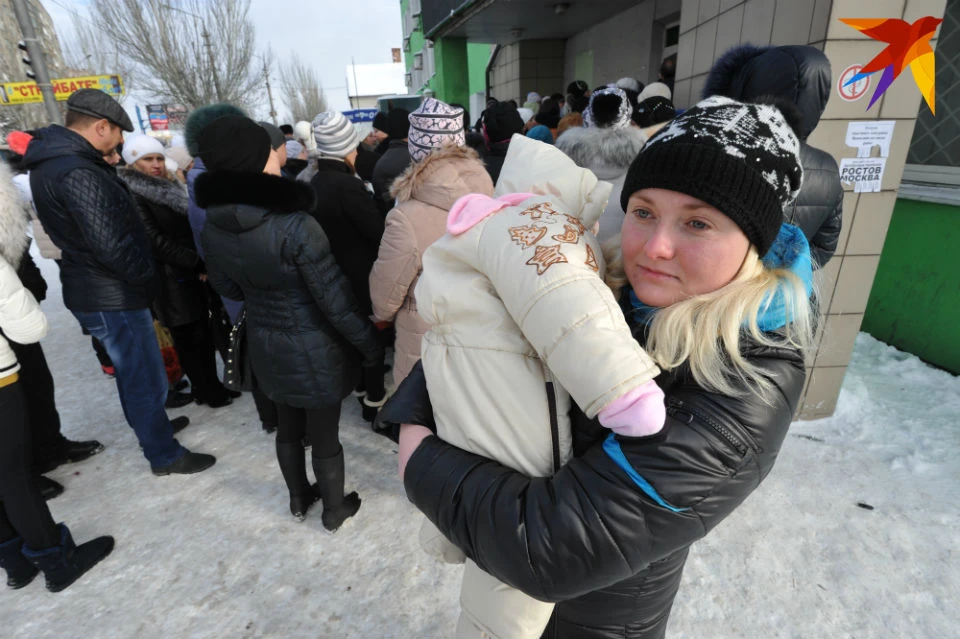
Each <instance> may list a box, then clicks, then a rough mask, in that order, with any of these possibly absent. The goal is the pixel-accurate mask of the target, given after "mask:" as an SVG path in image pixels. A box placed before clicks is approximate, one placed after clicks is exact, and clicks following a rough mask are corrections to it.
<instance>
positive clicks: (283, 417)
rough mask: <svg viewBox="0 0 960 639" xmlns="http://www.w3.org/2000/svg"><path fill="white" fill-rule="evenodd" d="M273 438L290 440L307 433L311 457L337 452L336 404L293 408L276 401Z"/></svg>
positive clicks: (327, 455)
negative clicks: (275, 433) (310, 446)
mask: <svg viewBox="0 0 960 639" xmlns="http://www.w3.org/2000/svg"><path fill="white" fill-rule="evenodd" d="M276 406H277V417H278V418H279V421H278V422H277V442H279V443H293V442H299V441H300V440H302V439H303V436H304V434H307V435H309V436H310V443H311V445H312V446H313V449H312V450H311V452H310V454H311V455H312V456H313V457H320V458H325V457H333V456H335V455H336V454H338V453H339V452H340V404H337V405H335V406H324V407H323V408H296V407H294V406H287V405H286V404H281V403H279V402H278V403H277V404H276Z"/></svg>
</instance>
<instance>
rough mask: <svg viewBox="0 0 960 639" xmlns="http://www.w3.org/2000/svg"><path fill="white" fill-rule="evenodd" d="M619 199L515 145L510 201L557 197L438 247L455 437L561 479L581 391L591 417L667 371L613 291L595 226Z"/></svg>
mask: <svg viewBox="0 0 960 639" xmlns="http://www.w3.org/2000/svg"><path fill="white" fill-rule="evenodd" d="M610 190H611V185H610V184H609V183H606V182H600V181H598V180H597V178H596V176H595V175H594V174H593V173H591V172H590V171H589V170H587V169H583V168H580V167H578V166H576V165H575V164H574V162H573V161H572V160H571V159H570V158H568V157H566V156H565V155H563V154H562V153H561V152H560V151H558V150H557V149H556V148H555V147H553V146H550V145H545V144H542V143H539V142H536V141H533V140H530V139H529V138H524V137H522V136H514V138H513V140H512V141H511V143H510V150H509V151H508V153H507V158H506V161H505V162H504V165H503V170H502V172H501V173H500V179H499V181H498V182H497V190H496V192H497V194H498V195H505V194H509V193H543V194H545V195H540V196H534V197H531V198H529V199H526V200H525V201H522V202H521V203H518V204H517V205H515V206H510V207H507V208H504V209H502V210H500V211H498V212H496V213H494V214H492V215H490V216H489V217H486V218H485V219H484V220H483V221H482V222H480V223H479V224H476V225H475V226H473V227H472V228H470V229H469V230H468V231H466V232H463V233H462V234H460V235H451V234H447V235H444V236H443V237H442V238H441V239H439V240H437V241H436V242H435V243H434V244H433V245H432V246H431V247H430V249H429V250H428V251H427V253H426V255H425V256H424V271H423V274H422V276H421V278H420V281H419V283H418V285H417V289H416V295H417V300H418V301H419V311H420V314H421V316H423V318H424V319H425V320H426V321H427V322H428V323H429V324H431V329H430V331H429V332H428V333H427V334H426V335H425V336H424V340H423V345H422V359H423V365H424V371H425V373H426V379H427V388H428V390H429V392H430V398H431V400H432V402H433V408H434V415H435V417H436V421H437V427H438V431H439V435H440V437H441V438H442V439H444V440H445V441H448V442H450V443H452V444H454V445H456V446H459V447H461V448H464V449H466V450H469V451H472V452H476V453H479V454H481V455H484V456H486V457H489V458H491V459H496V460H498V461H500V462H501V463H503V464H506V465H507V466H510V467H512V468H514V469H516V470H519V471H522V472H523V473H525V474H527V475H532V476H544V475H550V474H552V473H554V472H556V471H557V470H558V468H559V466H560V465H561V464H563V463H564V462H565V461H566V460H568V459H569V457H570V454H571V441H572V439H571V433H570V424H569V419H568V418H567V411H568V409H569V405H570V395H572V396H573V399H574V400H575V401H576V402H577V403H578V405H579V406H580V407H581V408H582V409H583V410H584V412H586V414H587V415H588V416H591V417H592V416H593V415H596V414H597V413H598V412H599V411H600V410H601V409H603V408H605V407H606V406H608V405H609V404H611V403H612V402H613V401H614V400H615V399H617V398H619V397H620V396H622V395H623V394H624V393H626V392H627V391H628V390H630V389H632V388H635V387H637V386H639V385H640V384H643V383H646V382H650V381H651V380H652V379H653V378H654V377H655V376H656V375H657V373H658V372H659V371H658V369H657V368H656V366H655V365H654V363H653V361H652V359H651V358H650V357H649V356H648V355H647V354H646V353H645V352H644V351H643V350H642V349H641V348H640V346H639V345H637V343H636V341H635V340H634V339H633V337H632V335H631V333H630V329H629V328H628V327H627V324H626V320H625V319H624V317H623V313H622V311H621V310H620V308H619V306H618V304H617V301H616V300H615V299H614V297H613V293H612V292H611V291H610V289H608V288H607V287H606V286H605V285H604V283H603V280H602V279H601V277H600V273H602V272H603V258H602V255H601V253H600V250H599V246H598V243H597V239H596V237H594V236H593V234H592V233H591V232H590V231H588V230H587V229H589V228H591V227H592V226H593V225H594V224H595V223H596V222H597V220H598V219H599V217H600V215H601V213H602V212H603V210H604V207H605V206H606V204H607V198H608V196H609V194H610ZM568 391H569V393H568Z"/></svg>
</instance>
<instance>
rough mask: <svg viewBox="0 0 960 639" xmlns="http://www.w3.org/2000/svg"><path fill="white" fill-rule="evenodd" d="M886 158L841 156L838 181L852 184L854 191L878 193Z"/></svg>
mask: <svg viewBox="0 0 960 639" xmlns="http://www.w3.org/2000/svg"><path fill="white" fill-rule="evenodd" d="M886 165H887V158H842V159H841V160H840V182H841V183H844V184H852V185H853V191H854V192H855V193H879V192H880V184H881V182H882V181H883V170H884V168H886Z"/></svg>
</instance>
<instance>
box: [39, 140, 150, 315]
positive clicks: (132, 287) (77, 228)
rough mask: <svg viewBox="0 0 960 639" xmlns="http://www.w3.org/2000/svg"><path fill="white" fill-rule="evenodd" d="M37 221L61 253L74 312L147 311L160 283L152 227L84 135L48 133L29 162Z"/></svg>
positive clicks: (63, 279) (65, 291) (68, 298)
mask: <svg viewBox="0 0 960 639" xmlns="http://www.w3.org/2000/svg"><path fill="white" fill-rule="evenodd" d="M24 163H25V165H26V166H27V167H28V168H29V169H30V188H31V190H32V191H33V201H34V204H35V206H36V207H37V216H38V217H39V218H40V221H41V222H42V223H43V227H44V229H46V231H47V233H48V234H49V235H50V238H51V239H52V240H53V242H54V243H55V244H56V245H57V246H58V247H59V248H60V250H62V251H63V259H62V261H61V263H60V281H61V282H62V283H63V301H64V304H66V306H67V308H69V309H70V310H73V311H81V312H94V311H123V310H136V309H144V308H147V307H149V306H150V301H151V300H152V299H153V296H154V294H155V293H156V287H157V283H158V281H157V279H156V273H155V269H154V260H153V255H152V253H151V250H150V241H149V239H148V238H147V232H146V229H144V226H143V222H142V221H141V220H140V215H139V214H138V213H137V205H136V203H135V202H134V200H133V197H132V196H131V195H130V192H129V191H128V190H127V187H126V185H125V184H124V183H123V181H121V180H120V178H119V177H117V174H116V172H115V171H114V170H113V168H112V167H111V166H110V165H109V164H107V163H106V162H104V161H103V156H102V155H101V153H100V152H99V151H97V150H96V149H95V148H94V147H93V146H92V145H91V144H90V143H89V142H87V141H86V140H85V139H84V138H83V137H81V136H80V135H79V134H77V133H74V132H73V131H71V130H69V129H66V128H64V127H61V126H57V125H53V126H50V127H48V128H46V129H43V130H42V131H41V132H40V134H39V135H38V137H37V139H35V140H34V141H33V142H31V143H30V147H29V148H28V149H27V154H26V156H25V157H24Z"/></svg>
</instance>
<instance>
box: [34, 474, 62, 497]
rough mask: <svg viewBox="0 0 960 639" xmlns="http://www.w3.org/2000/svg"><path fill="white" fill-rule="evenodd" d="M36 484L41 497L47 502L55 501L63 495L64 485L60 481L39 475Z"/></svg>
mask: <svg viewBox="0 0 960 639" xmlns="http://www.w3.org/2000/svg"><path fill="white" fill-rule="evenodd" d="M36 482H37V489H38V490H39V491H40V496H41V497H43V498H44V499H45V500H46V501H50V500H51V499H55V498H57V497H59V496H60V495H62V494H63V484H61V483H60V482H58V481H53V480H52V479H50V478H49V477H47V476H45V475H37V479H36Z"/></svg>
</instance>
